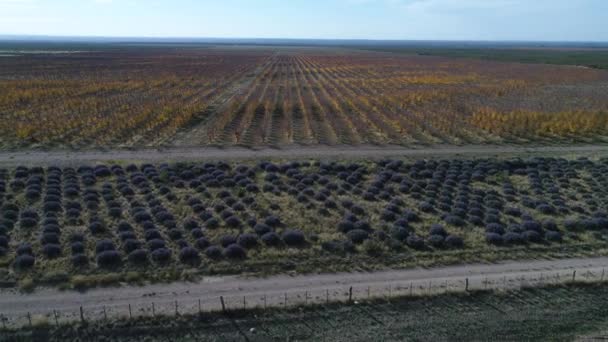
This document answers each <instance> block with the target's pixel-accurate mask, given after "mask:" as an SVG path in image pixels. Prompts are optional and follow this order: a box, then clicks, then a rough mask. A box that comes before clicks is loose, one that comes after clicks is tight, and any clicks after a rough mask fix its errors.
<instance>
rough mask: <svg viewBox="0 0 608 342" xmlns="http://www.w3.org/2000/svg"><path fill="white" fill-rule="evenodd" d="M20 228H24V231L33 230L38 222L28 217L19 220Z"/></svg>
mask: <svg viewBox="0 0 608 342" xmlns="http://www.w3.org/2000/svg"><path fill="white" fill-rule="evenodd" d="M20 222H21V228H25V229H29V228H33V227H35V226H36V225H37V224H38V221H36V220H35V219H33V218H30V217H24V218H22V219H21V221H20Z"/></svg>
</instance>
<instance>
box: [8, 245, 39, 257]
mask: <svg viewBox="0 0 608 342" xmlns="http://www.w3.org/2000/svg"><path fill="white" fill-rule="evenodd" d="M3 248H4V247H3ZM16 253H17V255H24V254H29V255H32V254H34V252H33V250H32V245H30V244H29V243H22V244H21V245H19V247H17V250H16Z"/></svg>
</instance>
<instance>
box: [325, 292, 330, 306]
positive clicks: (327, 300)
mask: <svg viewBox="0 0 608 342" xmlns="http://www.w3.org/2000/svg"><path fill="white" fill-rule="evenodd" d="M325 304H329V290H325Z"/></svg>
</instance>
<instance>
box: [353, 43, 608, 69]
mask: <svg viewBox="0 0 608 342" xmlns="http://www.w3.org/2000/svg"><path fill="white" fill-rule="evenodd" d="M361 48H362V49H365V50H373V51H387V52H397V53H408V54H417V55H428V56H443V57H461V58H474V59H483V60H492V61H500V62H519V63H543V64H559V65H581V66H586V67H590V68H596V69H608V49H593V48H589V49H568V48H563V49H559V48H527V47H522V48H506V49H503V48H440V47H438V48H428V47H423V48H416V47H390V46H385V47H369V46H365V47H363V46H362V47H361Z"/></svg>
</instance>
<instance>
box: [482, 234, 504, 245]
mask: <svg viewBox="0 0 608 342" xmlns="http://www.w3.org/2000/svg"><path fill="white" fill-rule="evenodd" d="M486 242H487V243H489V244H491V245H496V246H498V245H502V243H503V238H502V236H501V235H500V234H497V233H486Z"/></svg>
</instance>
